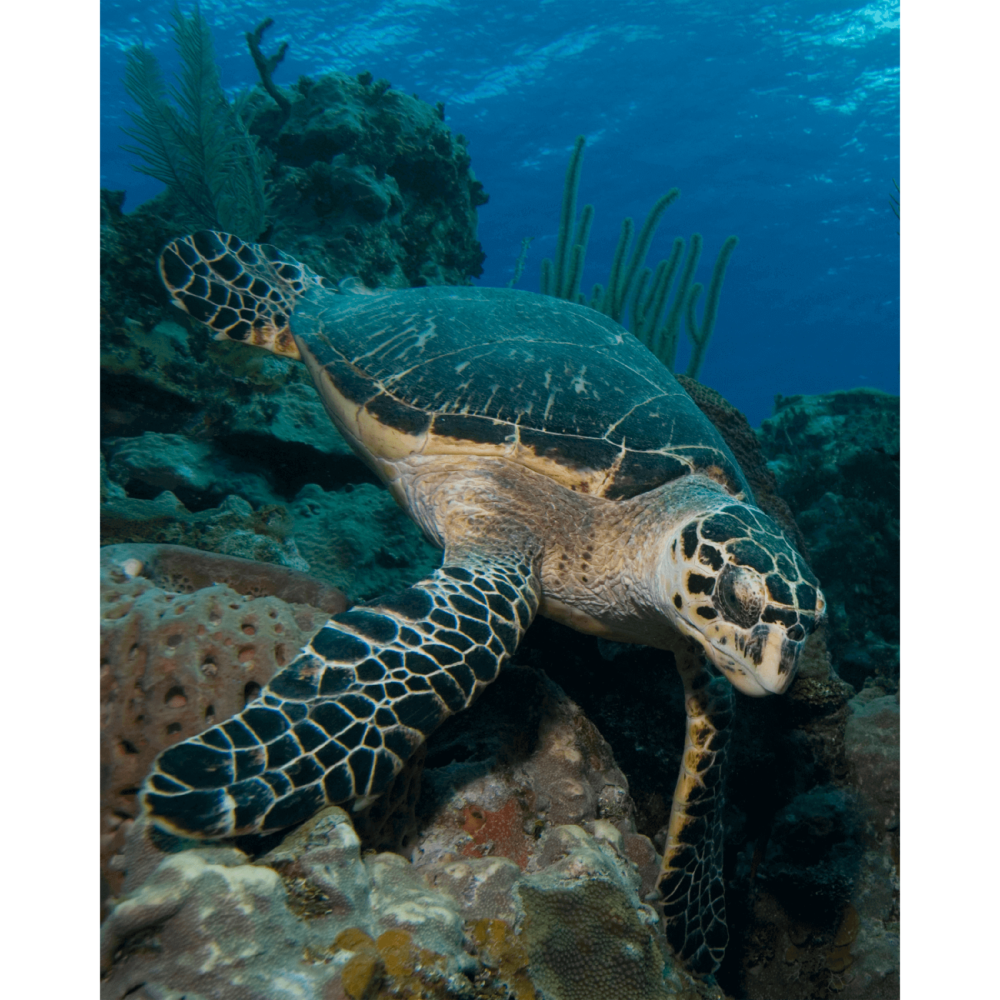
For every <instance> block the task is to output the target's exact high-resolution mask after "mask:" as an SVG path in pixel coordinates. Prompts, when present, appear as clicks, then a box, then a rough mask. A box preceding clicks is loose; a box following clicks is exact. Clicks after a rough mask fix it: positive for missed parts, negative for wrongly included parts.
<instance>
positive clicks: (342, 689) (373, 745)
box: [140, 554, 539, 837]
mask: <svg viewBox="0 0 1000 1000" xmlns="http://www.w3.org/2000/svg"><path fill="white" fill-rule="evenodd" d="M538 593H539V584H538V579H537V577H536V576H535V573H534V570H533V568H532V566H531V560H530V559H529V558H527V557H523V558H522V557H518V556H517V555H514V554H511V555H510V556H509V557H507V558H499V559H498V558H493V559H490V560H486V559H476V558H470V557H466V558H461V559H458V560H454V561H453V560H448V559H446V564H445V565H444V566H443V567H442V568H441V569H439V570H437V571H435V573H434V574H433V575H432V576H431V577H429V578H428V579H426V580H422V581H421V582H419V583H417V584H415V585H414V586H413V587H410V588H408V589H406V590H403V591H400V592H399V593H397V594H394V595H391V596H388V597H384V598H380V599H379V600H378V601H376V602H373V603H371V604H367V605H361V606H358V607H355V608H353V609H352V610H350V611H346V612H344V613H342V614H338V615H334V616H333V617H332V618H331V619H330V620H329V621H328V622H327V623H326V625H324V626H323V628H322V629H320V630H319V632H317V633H316V635H314V636H313V638H312V639H311V640H310V642H309V644H308V645H307V646H306V647H304V649H303V651H302V653H301V654H300V655H299V656H298V657H296V659H295V660H294V661H293V662H292V663H291V664H289V666H287V667H286V668H285V669H284V670H282V671H281V673H279V674H277V675H276V676H275V677H274V678H272V680H271V681H270V683H269V684H268V685H267V687H266V688H264V690H263V691H262V692H261V696H260V697H259V698H258V699H257V700H256V701H254V702H253V703H252V704H250V705H248V706H247V707H246V708H245V709H244V710H243V712H241V713H240V714H239V715H237V716H236V717H234V718H232V719H230V720H229V721H227V722H223V723H221V724H220V725H217V726H213V727H212V728H211V729H209V730H207V731H206V732H204V733H202V734H201V735H200V736H196V737H194V738H192V739H189V740H185V741H184V742H183V743H178V744H177V745H176V746H172V747H170V748H168V749H167V750H164V751H163V752H162V753H161V754H160V755H159V756H158V757H157V758H156V761H155V762H154V764H153V769H152V772H151V774H150V776H149V777H148V778H147V779H146V782H145V784H144V785H143V788H142V790H141V792H140V801H141V802H142V804H143V807H144V808H145V810H146V811H147V813H148V814H149V815H150V817H151V818H152V820H153V822H154V823H156V824H157V825H158V826H160V827H162V828H163V829H165V830H168V831H170V832H171V833H176V834H180V835H182V836H189V837H231V836H235V835H238V834H246V833H267V832H270V831H273V830H280V829H282V828H284V827H287V826H291V825H292V824H294V823H298V822H300V821H302V820H305V819H308V818H309V817H310V816H311V815H313V814H314V813H315V812H316V811H317V810H318V809H321V808H322V807H323V806H325V805H334V804H338V803H342V802H347V801H350V800H357V802H359V803H362V804H364V803H366V802H367V801H369V800H370V799H371V798H374V797H376V796H378V795H380V794H381V793H382V792H383V791H384V790H385V788H386V787H387V785H388V784H389V782H390V780H391V779H392V778H393V777H394V775H396V774H397V773H398V772H399V770H400V769H401V768H402V766H403V763H404V762H405V761H406V759H407V758H408V757H409V756H410V754H411V753H412V752H413V751H414V749H416V747H417V746H419V744H420V743H421V742H422V741H423V740H424V739H425V738H426V737H427V736H428V735H429V734H430V733H431V732H432V731H433V730H434V729H436V728H437V726H438V725H439V724H440V723H441V722H443V721H444V719H446V718H447V717H448V716H449V715H452V714H454V713H455V712H460V711H461V710H462V709H464V708H467V707H468V706H469V705H470V704H472V702H473V701H474V700H475V699H476V697H477V696H478V695H479V694H480V692H481V691H482V690H483V688H485V687H486V685H487V684H489V683H490V682H491V681H493V680H495V679H496V676H497V674H498V673H499V671H500V667H501V665H502V664H503V662H504V660H506V659H507V658H508V657H509V656H511V655H512V654H513V652H514V650H515V649H516V648H517V644H518V643H519V642H520V639H521V636H522V635H523V634H524V630H525V629H526V628H527V627H528V625H529V624H530V623H531V620H532V618H533V617H534V614H535V611H536V610H537V608H538Z"/></svg>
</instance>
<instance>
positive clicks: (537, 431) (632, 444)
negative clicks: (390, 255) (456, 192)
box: [292, 287, 750, 499]
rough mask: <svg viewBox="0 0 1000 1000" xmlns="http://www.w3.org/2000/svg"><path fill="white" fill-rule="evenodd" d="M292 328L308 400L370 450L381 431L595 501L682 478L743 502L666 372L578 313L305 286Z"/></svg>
mask: <svg viewBox="0 0 1000 1000" xmlns="http://www.w3.org/2000/svg"><path fill="white" fill-rule="evenodd" d="M292 332H293V333H294V335H295V339H296V342H297V343H298V345H299V348H300V350H301V351H302V353H303V357H304V359H305V360H306V362H307V364H309V365H310V367H311V368H312V369H313V371H314V377H316V378H317V383H318V385H319V387H320V391H321V393H324V384H323V383H324V382H325V383H326V384H327V390H329V389H332V390H333V392H332V393H329V392H328V391H327V393H325V395H330V396H334V397H338V398H339V400H338V404H337V405H339V406H340V408H341V409H343V404H347V405H348V406H349V407H351V408H352V409H353V408H354V407H360V408H362V409H363V411H364V412H365V414H367V415H368V416H370V417H373V418H374V420H375V421H376V422H377V433H376V434H374V435H368V436H365V435H362V437H361V440H362V444H363V446H364V447H365V448H367V449H368V450H369V451H371V452H372V453H373V454H375V455H376V456H377V455H378V452H379V450H380V448H381V447H382V442H384V441H385V439H386V434H387V433H388V434H389V435H393V434H396V435H402V439H403V440H405V441H406V442H410V441H412V444H407V446H406V447H407V448H409V447H412V449H413V450H414V451H416V450H419V451H421V452H422V453H424V454H434V453H437V452H448V453H452V454H455V453H464V454H470V455H477V454H478V455H504V456H506V457H509V458H511V459H513V460H514V461H518V462H521V463H522V464H524V465H527V466H528V467H530V468H534V469H536V470H538V471H541V472H543V473H545V474H548V475H551V476H552V477H553V478H556V479H558V480H559V481H561V482H564V483H565V484H566V485H568V486H570V488H572V489H579V490H582V491H586V492H590V493H593V494H596V495H598V496H604V497H607V498H609V499H624V498H627V497H632V496H636V495H637V494H640V493H644V492H647V491H648V490H652V489H655V488H656V487H657V486H660V485H661V484H663V483H665V482H668V481H670V480H673V479H676V478H678V477H680V476H683V475H686V474H688V473H690V472H696V471H700V472H706V473H708V474H709V475H711V476H713V478H715V479H717V480H718V481H720V482H722V483H724V484H725V485H726V487H727V488H728V489H729V490H730V492H732V493H734V494H736V493H741V492H742V493H743V494H744V495H745V496H746V497H747V498H750V490H749V487H748V486H747V484H746V482H745V480H744V478H743V474H742V472H741V471H740V468H739V466H738V464H737V462H736V460H735V459H734V458H733V455H732V453H731V452H730V451H729V449H728V448H727V447H726V445H725V443H724V442H723V440H722V438H721V437H720V435H719V433H718V431H717V430H716V429H715V427H713V426H712V424H711V422H710V421H709V420H708V419H707V418H706V417H705V416H704V414H702V412H701V411H700V410H699V409H698V407H697V406H696V405H695V404H694V402H693V401H692V400H691V398H690V397H689V396H688V394H687V393H686V392H685V391H684V390H683V389H682V388H681V387H680V385H678V383H677V381H676V380H675V379H674V377H673V376H672V375H671V374H670V372H669V371H668V370H667V369H666V368H665V367H664V366H663V364H662V363H661V362H660V361H658V360H657V358H656V357H654V356H653V354H651V353H650V352H649V351H648V350H647V349H646V348H645V347H644V346H643V345H642V344H641V343H640V342H639V341H638V340H637V339H636V338H635V337H634V336H633V335H632V334H631V333H629V332H628V331H627V330H625V329H624V328H623V327H621V326H619V325H618V324H617V323H615V322H613V321H612V320H611V319H609V318H608V317H606V316H604V315H603V314H602V313H599V312H596V311H595V310H593V309H589V308H587V307H586V306H580V305H574V304H572V303H569V302H566V301H564V300H561V299H556V298H552V297H550V296H545V295H536V294H533V293H531V292H523V291H516V290H514V289H508V288H452V287H447V288H446V287H427V288H412V289H405V290H401V291H379V292H356V291H354V290H353V289H349V288H345V289H344V290H342V291H340V292H332V291H330V290H324V289H317V290H316V291H313V292H311V293H309V294H308V295H307V296H306V297H305V298H304V299H302V300H301V301H300V302H299V304H298V306H297V308H296V311H295V313H294V315H293V317H292ZM320 370H321V371H320ZM327 405H328V406H329V407H331V411H332V410H333V409H336V408H337V406H335V405H332V404H331V402H330V399H329V398H328V399H327ZM368 426H373V425H372V424H371V422H370V421H368ZM399 440H400V438H399V437H396V438H394V439H393V443H394V444H398V442H399ZM404 450H405V449H404Z"/></svg>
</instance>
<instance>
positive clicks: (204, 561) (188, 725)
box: [101, 545, 346, 901]
mask: <svg viewBox="0 0 1000 1000" xmlns="http://www.w3.org/2000/svg"><path fill="white" fill-rule="evenodd" d="M309 602H313V603H309ZM345 607H346V602H345V600H344V597H343V595H342V594H340V593H339V592H338V591H336V590H334V589H333V588H331V587H327V586H325V585H324V584H322V583H321V582H320V581H317V580H313V579H311V578H309V577H306V576H305V575H304V574H301V573H295V572H291V571H289V570H286V569H284V568H282V567H278V566H268V565H266V564H262V563H257V562H251V561H249V560H245V559H233V558H227V557H224V556H217V555H212V554H209V553H205V552H198V551H195V550H192V549H185V548H182V547H180V546H169V545H168V546H156V545H134V546H129V545H117V546H110V547H108V548H105V549H103V550H102V551H101V763H102V773H101V875H102V888H101V898H102V901H103V900H104V899H105V898H106V897H107V896H108V895H113V894H115V893H117V891H118V890H119V889H120V887H121V883H122V878H121V875H120V873H118V872H116V871H115V870H114V869H113V866H112V863H111V859H112V858H113V857H114V855H115V854H116V853H117V852H118V851H119V850H120V849H121V847H122V845H123V838H124V836H125V833H126V832H127V831H128V828H129V826H130V824H131V822H132V821H133V820H134V819H135V817H136V801H135V796H136V790H137V788H138V786H139V784H140V783H141V782H142V779H143V778H144V777H145V776H146V773H147V772H148V770H149V767H150V765H151V764H152V761H153V758H154V757H155V756H156V754H157V753H159V752H160V751H161V750H163V749H164V748H166V747H168V746H170V745H172V744H173V743H176V742H178V741H180V740H182V739H185V738H187V737H189V736H192V735H195V734H196V733H199V732H201V730H203V729H204V728H205V727H206V726H207V725H210V724H211V722H212V721H214V720H215V719H224V718H227V717H228V716H231V715H234V714H235V713H236V712H238V711H240V710H241V709H242V708H243V707H244V706H245V705H246V703H247V701H249V700H250V699H252V698H254V697H256V693H257V692H258V691H259V690H260V689H261V687H263V685H265V684H266V683H267V682H268V681H269V680H270V679H271V677H272V676H273V675H274V674H275V673H276V672H277V671H278V670H279V669H280V668H281V667H282V666H284V665H285V664H286V663H287V662H288V661H289V660H290V659H291V658H292V657H293V656H294V655H295V652H296V651H297V650H298V648H299V647H300V646H301V645H302V644H303V643H304V642H305V641H306V640H307V639H308V638H309V636H311V635H312V634H313V632H314V631H315V630H316V629H317V628H319V626H320V625H322V623H323V622H324V621H325V620H326V618H327V616H328V615H329V614H330V613H333V612H337V611H342V610H344V608H345Z"/></svg>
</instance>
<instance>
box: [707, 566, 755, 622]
mask: <svg viewBox="0 0 1000 1000" xmlns="http://www.w3.org/2000/svg"><path fill="white" fill-rule="evenodd" d="M712 603H713V604H714V605H715V606H716V608H718V609H719V611H720V612H721V613H722V614H723V615H724V616H725V617H726V618H727V619H728V620H729V621H731V622H733V624H734V625H739V626H740V627H741V628H750V627H752V626H753V625H756V624H757V622H758V620H759V619H760V613H761V611H763V610H764V603H765V602H764V585H763V582H762V581H761V579H760V577H759V576H758V575H757V574H756V573H753V572H750V571H748V570H745V569H743V568H742V567H740V566H734V565H733V564H732V563H730V564H729V565H728V566H726V568H725V569H724V570H723V571H722V573H721V574H720V576H719V582H718V585H717V586H716V588H715V599H714V600H713V602H712Z"/></svg>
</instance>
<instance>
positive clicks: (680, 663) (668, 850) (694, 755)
mask: <svg viewBox="0 0 1000 1000" xmlns="http://www.w3.org/2000/svg"><path fill="white" fill-rule="evenodd" d="M674 656H675V659H676V662H677V669H678V670H679V671H680V675H681V678H682V680H683V681H684V707H685V710H686V711H687V733H686V735H685V739H684V756H683V758H682V759H681V769H680V773H679V774H678V776H677V786H676V788H675V789H674V806H673V808H672V809H671V811H670V823H669V825H668V827H667V843H666V846H665V848H664V851H663V864H662V866H661V869H660V875H659V878H658V879H657V883H656V887H657V889H658V890H659V891H660V895H661V897H662V900H663V917H664V928H665V930H666V935H667V941H668V942H669V943H670V946H671V948H673V949H674V951H675V952H676V953H677V955H678V956H679V957H680V958H681V959H682V960H683V961H684V962H685V963H686V964H687V966H688V968H690V969H692V970H694V971H695V972H702V973H706V972H714V971H715V970H716V969H717V968H718V967H719V965H720V963H721V962H722V959H723V956H724V955H725V952H726V945H727V944H728V943H729V930H728V928H727V926H726V898H725V884H724V882H723V879H722V848H723V829H722V790H723V789H722V785H723V780H722V779H723V772H724V767H723V765H724V763H725V756H726V744H727V743H728V742H729V733H728V732H727V730H728V728H729V724H730V722H731V721H732V716H733V689H732V686H731V685H730V684H729V683H728V681H726V680H725V679H724V678H722V677H719V676H718V675H713V674H711V673H710V672H709V671H708V669H707V668H706V666H705V661H704V659H703V658H702V656H701V654H700V651H699V650H697V649H695V648H694V647H692V646H691V645H690V644H686V645H685V646H684V647H683V648H682V647H680V646H679V647H678V648H676V649H675V651H674Z"/></svg>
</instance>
